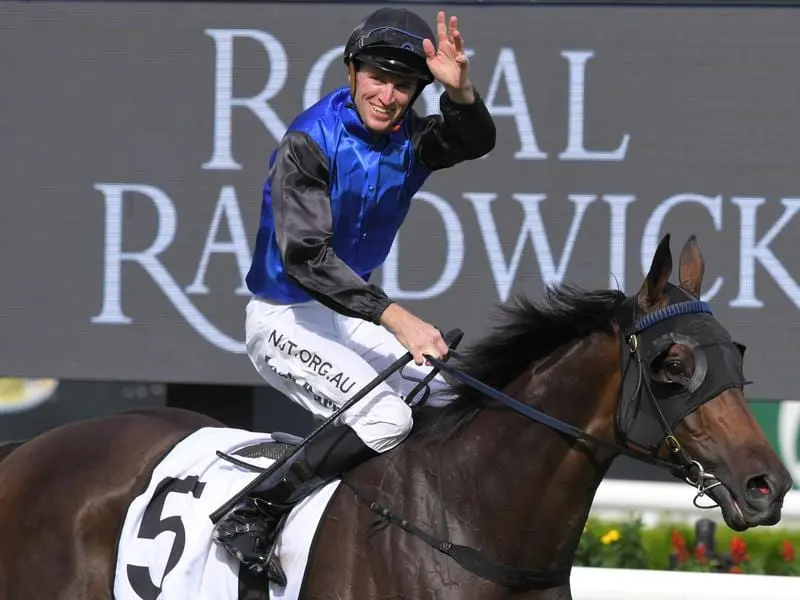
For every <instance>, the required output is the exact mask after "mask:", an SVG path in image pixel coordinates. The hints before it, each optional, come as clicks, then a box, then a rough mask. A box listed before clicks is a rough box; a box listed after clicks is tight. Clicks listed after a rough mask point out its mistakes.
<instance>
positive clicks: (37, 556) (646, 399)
mask: <svg viewBox="0 0 800 600" xmlns="http://www.w3.org/2000/svg"><path fill="white" fill-rule="evenodd" d="M678 271H679V273H678V275H679V285H673V284H670V283H669V282H668V280H669V278H670V275H671V272H672V255H671V252H670V249H669V236H665V238H664V239H663V240H662V242H661V244H660V245H659V247H658V249H657V251H656V254H655V256H654V258H653V261H652V265H651V268H650V271H649V272H648V274H647V276H646V278H645V280H644V283H643V284H642V286H641V288H640V290H639V292H638V293H637V294H635V295H634V296H632V297H626V296H625V295H624V294H622V293H621V292H618V291H598V292H582V291H578V290H575V289H572V288H562V289H559V290H550V291H549V292H548V294H547V296H546V298H545V300H544V302H542V303H541V304H538V305H537V304H533V303H531V302H529V301H526V300H519V301H518V302H517V303H515V304H510V305H509V306H507V307H505V308H504V309H503V311H502V313H503V314H502V320H500V321H499V322H498V324H497V327H496V329H495V330H494V332H492V333H490V334H489V336H488V337H487V338H485V339H483V340H480V341H478V342H477V343H476V344H474V345H473V346H472V347H471V348H469V349H468V350H467V351H465V352H463V353H461V354H458V355H456V356H454V357H452V358H451V360H450V361H448V362H447V363H446V364H445V363H439V362H438V361H437V362H436V363H434V364H439V365H441V368H442V370H443V372H444V373H446V374H447V376H448V377H449V378H450V379H452V381H453V388H454V391H456V392H457V394H458V395H457V399H456V400H454V401H453V402H452V403H451V404H450V405H448V406H446V407H443V408H433V407H424V406H422V407H418V408H416V409H415V422H416V424H415V428H414V430H413V431H412V434H411V435H410V436H409V438H408V439H407V440H406V441H405V442H404V443H403V444H401V445H400V446H399V447H397V448H395V449H394V450H393V451H391V452H389V453H387V454H384V455H381V456H379V457H377V458H375V459H373V460H371V461H369V462H367V463H366V464H363V465H361V466H360V467H358V468H357V469H356V470H354V471H352V472H351V473H348V474H346V475H345V476H344V482H345V483H344V484H343V485H340V486H339V488H338V489H337V492H336V493H335V495H334V497H333V499H332V501H331V504H330V506H329V508H328V511H327V513H326V516H325V518H324V520H323V522H322V525H321V527H320V530H319V531H318V533H317V537H316V541H315V544H314V548H313V553H312V555H311V558H310V560H309V565H308V572H307V575H306V579H305V584H304V588H303V594H302V598H304V599H307V600H320V599H323V598H324V599H330V598H336V599H337V600H364V599H388V598H414V599H418V600H425V599H434V598H435V599H451V598H452V599H455V598H469V599H470V600H489V599H492V600H500V599H506V598H509V599H510V598H526V599H556V598H558V599H569V598H571V593H570V587H569V568H570V566H571V564H572V560H573V556H574V553H575V550H576V547H577V544H578V541H579V539H580V536H581V533H582V530H583V525H584V523H585V521H586V518H587V516H588V513H589V509H590V507H591V504H592V499H593V496H594V493H595V491H596V489H597V487H598V485H599V484H600V481H601V480H602V479H603V477H604V475H605V473H606V471H607V470H608V468H609V466H610V465H611V462H612V461H613V460H614V458H615V457H617V456H619V455H620V454H627V455H632V456H635V457H639V458H641V459H642V460H646V461H647V462H651V463H653V464H655V465H657V466H660V467H663V468H668V469H670V470H671V471H673V473H675V474H676V475H677V476H679V477H681V478H685V479H686V480H687V481H688V482H690V483H691V484H692V485H693V486H694V487H696V488H697V489H698V494H699V495H705V496H708V497H711V498H713V499H714V500H715V501H716V502H717V503H718V504H719V506H720V508H721V511H722V515H723V517H724V519H725V521H726V523H727V524H728V525H729V526H730V527H731V528H733V529H736V530H744V529H746V528H748V527H755V526H759V525H770V524H774V523H776V522H778V520H779V519H780V515H781V506H782V501H783V497H784V495H785V493H786V492H787V491H788V489H789V488H790V486H791V479H790V476H789V473H788V472H787V470H786V469H785V468H784V466H783V465H782V464H781V462H780V460H779V458H778V456H777V455H776V453H775V452H774V451H773V450H772V448H771V447H770V445H769V443H768V441H767V440H766V438H765V436H764V434H763V432H762V431H761V430H760V428H759V426H758V424H757V423H756V421H755V420H754V418H753V417H752V415H751V414H750V412H749V411H748V408H747V405H746V402H745V398H744V396H743V393H742V385H743V383H744V378H743V374H742V362H743V353H744V351H743V348H742V347H739V346H737V345H736V344H735V343H734V342H733V341H732V340H731V339H730V337H729V335H728V334H727V332H726V331H725V330H724V329H723V328H722V326H721V325H719V323H718V322H717V321H716V320H715V319H714V318H713V316H711V315H710V314H709V308H708V306H707V305H706V304H705V303H703V302H701V301H699V300H698V299H699V297H700V289H701V281H702V276H703V271H704V263H703V258H702V255H701V254H700V250H699V247H698V246H697V243H696V241H695V240H694V238H693V237H692V238H690V239H689V241H688V242H687V243H686V245H685V246H684V248H683V251H682V253H681V258H680V264H679V270H678ZM445 367H446V368H445ZM471 378H474V379H471ZM476 381H477V382H479V383H481V384H485V385H488V386H490V387H489V388H485V387H481V386H480V385H478V386H476V384H475V382H476ZM219 426H221V424H220V423H218V422H215V421H212V420H211V419H208V418H206V417H204V416H202V415H199V414H195V413H191V412H187V411H180V410H174V409H151V410H144V411H139V412H135V413H128V414H123V415H116V416H110V417H105V418H99V419H93V420H88V421H82V422H77V423H72V424H69V425H65V426H62V427H60V428H57V429H53V430H51V431H49V432H47V433H44V434H42V435H40V436H38V437H36V438H34V439H32V440H30V441H28V442H26V443H24V444H22V445H20V446H18V447H16V448H15V449H12V448H7V451H8V450H10V452H9V453H8V454H7V455H6V456H5V458H3V459H2V462H0V600H29V599H30V598H48V600H56V599H67V598H69V599H70V600H89V599H91V600H101V599H107V598H111V590H112V586H113V581H112V579H113V573H114V556H115V544H116V540H117V535H118V532H119V530H120V527H121V523H122V521H123V518H124V516H125V511H126V509H127V507H128V505H129V504H130V502H131V501H132V499H133V498H134V497H135V496H136V495H137V494H138V493H139V492H140V491H141V490H142V489H143V487H144V485H145V482H146V481H147V480H148V478H149V475H150V473H151V472H152V470H153V469H154V467H155V465H156V464H157V463H158V462H159V460H160V459H161V457H162V456H163V455H164V454H165V453H166V452H168V450H169V449H170V448H171V447H172V446H173V445H174V444H175V443H176V442H177V441H178V440H180V439H181V438H183V437H184V436H186V435H188V434H190V433H191V432H193V431H196V430H198V429H200V428H205V427H219ZM213 451H214V449H212V448H210V449H209V452H213ZM0 456H3V450H2V449H0ZM376 523H378V524H381V525H383V526H382V527H377V528H376ZM167 600H168V599H167Z"/></svg>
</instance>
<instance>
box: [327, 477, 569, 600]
mask: <svg viewBox="0 0 800 600" xmlns="http://www.w3.org/2000/svg"><path fill="white" fill-rule="evenodd" d="M342 483H344V484H345V485H346V486H347V487H349V488H350V489H351V490H353V493H354V494H355V495H356V496H357V497H358V499H359V500H361V502H363V503H364V504H365V505H366V506H367V507H368V508H369V509H370V510H371V511H372V512H374V513H375V514H376V515H378V517H380V518H381V519H382V520H383V521H385V522H386V523H387V524H388V523H391V524H393V525H397V526H398V527H400V528H401V529H403V530H404V531H406V532H408V533H410V534H411V535H414V536H416V537H418V538H419V539H421V540H422V541H424V542H425V543H426V544H428V545H429V546H431V547H432V548H435V549H436V550H438V551H439V552H441V553H443V554H446V555H447V556H449V557H450V558H452V559H453V560H454V561H456V562H457V563H458V564H459V565H461V566H462V567H463V568H464V569H466V570H467V571H469V572H470V573H474V574H475V575H478V576H479V577H483V578H484V579H486V580H488V581H491V582H493V583H497V584H499V585H502V586H505V587H507V588H508V589H510V590H513V591H514V592H527V591H529V590H532V589H536V588H551V587H556V586H560V585H566V584H567V583H568V582H569V577H570V573H571V571H572V567H571V566H569V567H562V568H558V569H547V570H538V569H523V568H521V567H512V566H509V565H505V564H502V563H498V562H495V561H493V560H491V559H490V558H488V557H486V555H484V554H483V553H481V552H480V551H478V550H475V549H474V548H470V547H469V546H461V545H459V544H453V543H452V542H448V541H446V540H442V539H439V538H437V537H435V536H432V535H431V534H429V533H428V532H426V531H423V530H422V529H420V528H419V527H417V526H416V525H414V524H413V523H409V522H408V521H407V520H406V519H403V518H401V517H398V516H397V515H395V514H392V513H391V512H390V511H389V509H387V508H384V507H383V506H381V505H380V504H378V503H377V502H373V501H372V500H370V499H368V498H367V497H366V496H365V495H364V494H363V492H361V490H359V489H358V488H357V487H355V486H354V485H353V484H352V483H350V482H349V481H347V480H346V479H344V478H342Z"/></svg>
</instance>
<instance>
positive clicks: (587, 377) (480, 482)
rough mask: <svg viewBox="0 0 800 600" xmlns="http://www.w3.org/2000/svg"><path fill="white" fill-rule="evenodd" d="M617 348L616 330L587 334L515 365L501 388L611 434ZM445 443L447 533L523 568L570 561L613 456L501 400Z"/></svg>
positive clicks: (576, 422) (568, 419) (575, 422)
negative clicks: (540, 361) (535, 361)
mask: <svg viewBox="0 0 800 600" xmlns="http://www.w3.org/2000/svg"><path fill="white" fill-rule="evenodd" d="M618 348H619V346H618V343H616V342H615V340H614V339H610V338H608V337H607V336H604V335H595V336H592V337H591V338H588V339H586V340H584V341H582V342H579V343H577V344H575V345H573V346H572V347H570V348H568V349H566V350H565V351H564V352H563V353H562V354H561V355H560V356H558V357H554V358H553V359H552V360H549V361H547V363H546V366H543V367H541V370H538V369H533V370H531V371H529V372H527V373H525V374H523V376H521V377H520V378H518V379H517V380H516V381H515V382H514V383H513V384H512V385H510V386H508V387H507V389H506V392H507V393H509V394H510V395H512V396H514V397H516V398H517V399H519V400H522V401H525V402H527V403H530V404H536V405H537V406H538V407H539V408H540V409H541V410H543V411H544V412H547V413H548V414H550V415H552V416H554V417H556V418H560V419H562V420H563V421H565V422H568V423H570V424H573V425H576V426H578V427H581V428H589V429H590V430H591V433H592V434H594V435H600V436H610V435H612V432H613V429H612V428H613V407H614V404H615V400H616V398H615V392H616V391H617V390H618V388H619V369H618V358H617V357H618V355H617V352H618ZM589 357H591V359H590V358H589ZM443 452H444V454H443V456H442V464H443V465H444V466H445V469H446V473H445V481H444V483H443V485H442V490H443V495H444V498H443V499H442V500H443V501H444V502H445V504H446V506H447V512H448V515H449V517H450V518H449V520H448V526H449V528H450V533H451V536H452V540H451V541H453V542H457V543H462V544H468V545H470V546H473V547H476V548H482V549H483V550H484V551H486V552H487V553H488V554H490V555H491V556H493V557H495V559H496V560H503V561H505V562H507V563H509V564H514V565H518V566H521V567H526V568H538V569H542V568H553V567H557V566H567V565H569V564H571V561H572V559H573V556H574V553H575V549H576V547H577V544H578V542H579V540H580V536H581V534H582V531H583V525H584V523H585V521H586V517H587V515H588V511H589V508H590V507H591V503H592V499H593V497H594V493H595V491H596V490H597V487H598V485H599V484H600V481H601V480H602V478H603V476H604V475H605V472H606V471H607V469H608V467H609V466H610V464H611V460H612V457H611V456H607V457H605V459H603V460H601V461H598V460H596V459H595V458H594V457H592V456H590V455H589V454H588V453H587V452H586V450H585V449H583V448H582V446H580V445H578V444H574V443H572V442H571V441H570V440H568V439H567V438H565V436H563V435H562V434H559V433H557V432H555V431H553V430H551V429H549V428H547V427H545V426H543V425H539V424H534V423H532V422H531V421H530V420H528V419H527V418H526V417H524V416H522V415H520V414H517V413H516V412H514V411H511V410H509V409H497V410H494V409H489V410H482V411H481V412H480V413H478V415H477V416H476V417H475V419H474V420H473V421H472V422H470V423H469V424H468V425H467V426H466V427H464V429H463V430H462V431H461V432H460V433H459V434H458V436H457V438H454V439H453V440H452V441H450V442H448V443H447V444H445V445H444V446H443Z"/></svg>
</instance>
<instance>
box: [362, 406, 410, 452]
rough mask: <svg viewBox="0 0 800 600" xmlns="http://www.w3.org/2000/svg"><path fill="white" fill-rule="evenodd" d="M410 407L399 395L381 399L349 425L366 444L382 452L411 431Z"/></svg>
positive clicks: (396, 443)
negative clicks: (389, 399)
mask: <svg viewBox="0 0 800 600" xmlns="http://www.w3.org/2000/svg"><path fill="white" fill-rule="evenodd" d="M413 424H414V419H413V417H412V414H411V408H410V407H409V406H408V405H407V404H406V403H405V402H403V400H402V399H401V398H400V397H397V398H396V400H393V401H388V399H383V400H382V401H381V402H380V403H379V404H378V405H377V406H375V407H374V408H373V410H371V411H369V412H368V413H366V414H364V415H361V416H360V417H359V418H358V419H356V420H355V421H354V422H353V423H350V426H351V427H352V428H353V430H354V431H355V432H356V433H357V434H358V437H360V438H361V441H362V442H364V444H366V445H367V446H369V447H370V448H372V449H373V450H375V452H378V453H382V452H386V451H387V450H391V449H392V448H394V447H395V446H397V445H398V444H400V442H402V441H403V440H404V439H406V437H407V436H408V434H409V433H410V432H411V427H412V426H413Z"/></svg>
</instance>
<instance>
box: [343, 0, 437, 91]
mask: <svg viewBox="0 0 800 600" xmlns="http://www.w3.org/2000/svg"><path fill="white" fill-rule="evenodd" d="M425 38H427V39H429V40H431V42H432V43H434V45H435V43H436V41H435V40H436V38H435V36H434V34H433V30H432V29H431V28H430V27H429V26H428V24H427V23H426V22H425V21H424V20H423V19H422V17H420V16H419V15H417V14H416V13H413V12H411V11H410V10H407V9H405V8H395V7H386V8H379V9H378V10H376V11H375V12H373V13H372V14H371V15H369V16H368V17H367V19H366V21H364V22H363V23H362V24H361V25H359V26H358V27H356V28H355V29H354V30H353V33H352V34H351V35H350V39H349V40H348V41H347V45H346V46H345V49H344V63H345V64H346V65H350V64H351V62H353V61H356V62H358V61H361V62H365V63H367V64H370V65H372V66H374V67H376V68H378V69H381V70H383V71H386V72H388V73H393V74H395V75H400V76H402V77H412V78H414V79H417V80H419V81H420V83H421V85H420V86H419V87H418V90H417V95H419V92H421V91H422V88H424V87H425V86H426V85H428V84H430V83H432V82H433V80H434V77H433V75H432V74H431V71H430V69H429V68H428V62H427V59H426V57H425V50H424V48H423V47H422V40H424V39H425Z"/></svg>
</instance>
